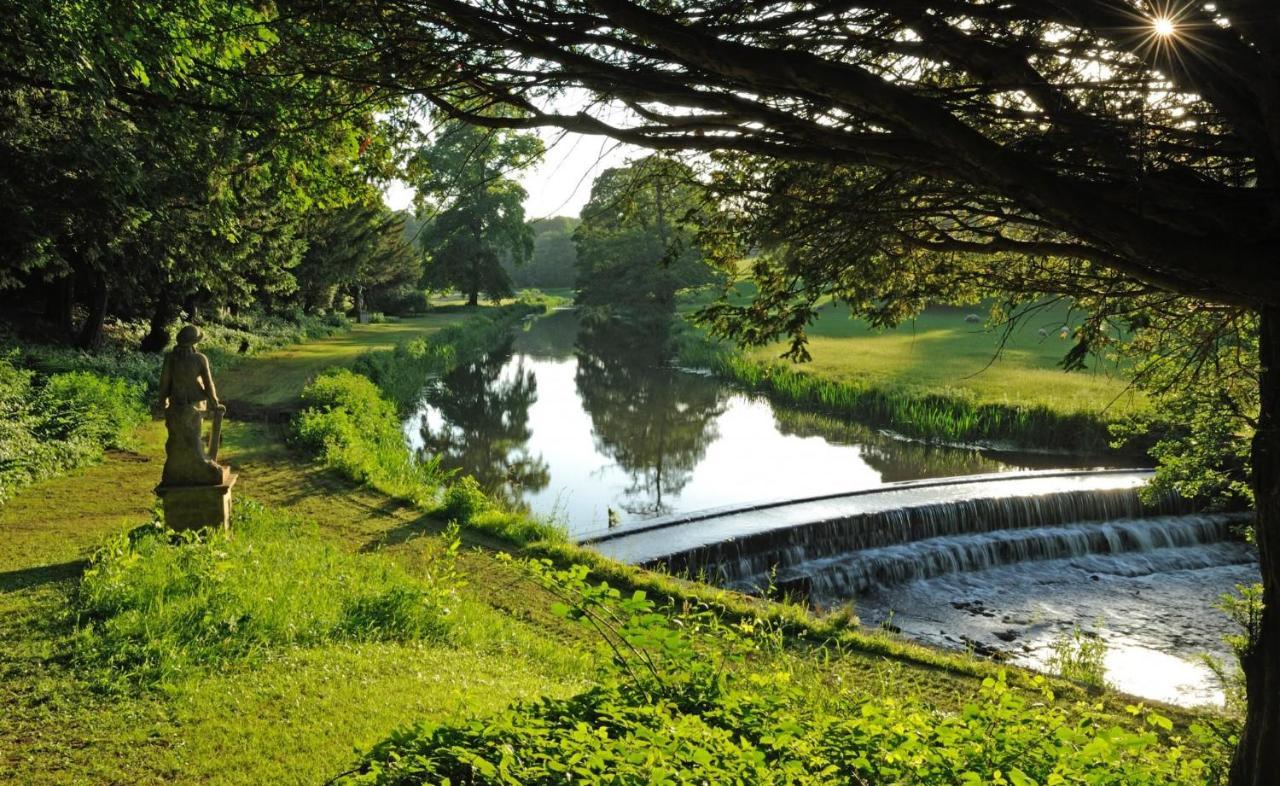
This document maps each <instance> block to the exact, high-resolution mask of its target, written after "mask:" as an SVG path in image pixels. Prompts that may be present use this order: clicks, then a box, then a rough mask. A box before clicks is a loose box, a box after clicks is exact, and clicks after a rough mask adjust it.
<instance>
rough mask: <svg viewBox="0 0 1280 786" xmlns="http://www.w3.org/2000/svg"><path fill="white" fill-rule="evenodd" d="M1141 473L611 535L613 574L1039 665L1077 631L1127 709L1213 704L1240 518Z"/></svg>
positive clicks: (760, 511) (695, 517) (999, 485)
mask: <svg viewBox="0 0 1280 786" xmlns="http://www.w3.org/2000/svg"><path fill="white" fill-rule="evenodd" d="M1148 477H1149V474H1148V473H1126V472H1111V473H1033V474H1031V475H1027V476H1023V477H1021V478H1017V477H1015V478H1004V477H1002V478H991V477H986V478H957V479H954V480H952V481H939V482H929V483H915V484H902V485H901V486H897V487H891V488H886V489H883V490H877V491H868V492H858V493H853V494H848V495H834V496H832V497H824V498H814V499H808V500H795V501H780V502H776V503H762V504H756V505H747V506H743V507H739V508H732V509H722V510H717V511H708V512H705V513H696V514H686V515H684V516H673V517H669V518H667V519H664V520H657V521H654V522H649V523H648V524H645V525H636V526H631V527H623V528H621V529H619V530H616V531H614V532H611V533H606V534H604V535H602V536H598V537H597V538H595V539H594V540H593V541H591V542H592V545H593V546H594V547H595V548H597V549H599V550H600V551H602V552H604V553H606V554H610V555H611V556H614V557H616V558H619V559H623V560H626V561H630V562H633V563H640V564H645V565H649V566H654V567H660V568H663V569H666V570H669V571H672V572H674V573H677V574H682V575H689V576H696V577H701V578H703V579H706V580H711V581H716V582H719V583H721V584H724V585H727V586H730V587H734V588H738V589H742V590H745V591H748V592H761V593H763V592H775V593H777V592H781V593H785V594H787V595H789V596H791V597H795V598H806V599H808V600H809V601H810V602H811V603H812V604H813V605H815V606H818V607H825V608H830V607H836V606H842V605H845V604H850V603H852V604H853V605H854V607H855V610H856V611H857V614H858V616H859V617H860V618H861V620H862V622H863V624H864V625H873V626H875V625H885V626H889V627H891V628H893V629H895V630H898V631H900V632H901V633H902V634H904V635H907V636H910V637H912V638H915V639H918V640H921V641H926V642H929V643H932V644H937V645H940V646H944V647H953V648H964V649H971V650H974V651H977V652H979V653H983V654H987V655H991V656H993V657H1000V658H1005V659H1008V660H1011V661H1013V662H1016V663H1020V664H1024V665H1030V666H1038V667H1044V666H1045V665H1046V663H1047V661H1048V658H1049V656H1050V654H1051V653H1052V650H1053V647H1054V643H1055V642H1056V641H1057V640H1059V639H1061V638H1062V637H1063V636H1064V635H1065V634H1068V633H1070V632H1071V631H1072V630H1073V629H1075V628H1076V627H1080V628H1083V629H1085V630H1088V631H1089V632H1090V633H1091V635H1096V636H1098V637H1100V638H1101V639H1102V640H1104V641H1105V642H1106V645H1107V650H1106V659H1105V665H1104V668H1105V671H1106V678H1107V679H1108V680H1109V681H1110V682H1111V683H1112V684H1114V685H1115V686H1116V687H1118V688H1120V689H1122V690H1126V691H1128V692H1132V693H1137V694H1139V695H1142V696H1146V697H1150V698H1155V699H1161V700H1165V701H1173V702H1179V703H1183V704H1200V703H1220V702H1221V701H1222V692H1221V689H1220V686H1218V684H1217V681H1216V677H1215V676H1214V675H1213V674H1212V673H1211V672H1210V671H1209V670H1208V669H1207V668H1206V667H1205V666H1204V664H1203V663H1202V661H1201V656H1202V655H1205V654H1209V655H1213V656H1216V657H1218V658H1220V659H1229V658H1230V657H1231V655H1230V652H1229V651H1228V649H1227V647H1226V646H1225V644H1224V643H1223V637H1224V636H1227V635H1229V634H1231V633H1234V632H1235V631H1234V630H1233V629H1232V624H1231V623H1230V621H1229V620H1227V618H1226V617H1225V615H1223V614H1222V613H1221V612H1220V611H1218V610H1217V609H1215V607H1214V606H1215V603H1216V602H1217V599H1218V597H1219V596H1220V595H1222V594H1223V593H1224V592H1227V591H1230V590H1231V589H1232V588H1233V587H1234V586H1235V585H1237V584H1248V583H1252V582H1255V581H1257V575H1258V574H1257V566H1256V560H1257V556H1256V553H1255V552H1254V550H1253V548H1252V547H1251V546H1250V545H1248V544H1247V543H1244V542H1243V541H1242V540H1241V539H1240V538H1239V537H1238V530H1239V526H1240V525H1241V524H1243V523H1245V522H1247V520H1248V516H1247V514H1201V513H1193V512H1190V511H1189V510H1186V509H1185V508H1184V507H1183V505H1182V504H1181V503H1180V502H1179V501H1177V500H1176V499H1175V498H1161V499H1158V500H1156V501H1154V502H1147V503H1144V501H1143V499H1142V496H1141V494H1140V491H1141V487H1142V486H1143V485H1144V484H1145V482H1146V480H1147V478H1148Z"/></svg>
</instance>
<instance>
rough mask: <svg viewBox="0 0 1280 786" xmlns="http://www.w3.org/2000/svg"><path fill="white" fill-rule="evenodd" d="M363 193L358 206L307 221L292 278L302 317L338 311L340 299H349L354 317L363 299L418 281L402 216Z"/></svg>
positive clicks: (417, 263) (418, 267)
mask: <svg viewBox="0 0 1280 786" xmlns="http://www.w3.org/2000/svg"><path fill="white" fill-rule="evenodd" d="M369 191H370V192H371V193H369V194H368V195H366V197H365V198H364V199H362V200H359V201H356V202H353V203H352V204H350V205H345V206H343V207H338V208H333V209H330V210H325V211H318V212H317V213H316V214H315V215H313V216H311V217H310V218H309V219H308V220H307V222H306V226H305V231H306V237H307V250H306V252H305V253H304V254H303V256H302V261H301V263H300V264H299V265H298V268H297V270H296V272H295V275H296V277H297V279H298V284H299V290H300V291H299V294H300V296H301V298H302V306H303V308H304V309H306V310H307V311H309V312H312V311H315V310H318V309H330V308H334V307H335V304H336V305H337V306H338V307H339V308H343V307H344V303H342V302H338V299H339V296H341V295H349V296H350V297H351V298H352V300H353V301H354V304H353V305H354V308H355V309H356V310H357V311H359V310H360V308H361V306H362V305H363V304H365V302H366V300H367V299H379V298H385V295H384V294H383V293H385V292H389V291H394V290H396V289H398V288H400V287H404V286H412V285H415V284H417V283H418V281H419V280H420V279H421V277H422V258H421V255H420V254H418V253H417V252H416V251H415V249H414V247H413V244H412V243H411V242H410V240H409V238H407V237H406V232H405V216H404V215H403V214H400V213H395V212H393V211H392V210H391V209H390V208H388V207H387V206H386V205H384V204H383V203H382V197H381V194H379V193H377V191H376V190H375V189H372V188H370V189H369ZM392 302H394V299H393V300H392ZM407 302H408V303H409V304H412V300H411V299H410V300H409V301H407ZM419 305H422V304H419Z"/></svg>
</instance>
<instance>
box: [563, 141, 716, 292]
mask: <svg viewBox="0 0 1280 786" xmlns="http://www.w3.org/2000/svg"><path fill="white" fill-rule="evenodd" d="M705 201H706V197H705V195H704V193H703V190H702V187H701V185H700V184H699V183H698V181H697V180H696V178H695V177H694V174H693V171H692V170H691V169H690V168H689V167H688V166H686V165H684V164H682V163H680V162H678V161H675V160H673V159H670V158H666V157H663V156H657V155H655V156H650V157H648V158H645V159H642V160H640V161H638V162H636V163H634V164H631V165H629V166H626V167H620V168H614V169H608V170H605V171H604V172H603V173H601V175H600V176H599V177H597V178H596V180H595V182H594V183H592V184H591V199H590V200H589V201H588V202H587V204H586V205H585V206H584V207H583V208H582V223H581V224H580V225H579V226H578V228H577V229H576V230H574V233H573V242H574V245H575V246H576V247H577V266H578V277H577V288H578V297H577V300H578V302H579V303H581V304H584V305H590V306H597V307H610V308H620V309H624V310H642V311H647V312H653V311H657V312H669V311H671V310H672V309H673V308H674V307H675V294H676V292H677V290H680V289H683V288H685V287H690V286H697V285H699V284H706V283H708V282H709V281H711V280H712V278H713V276H712V271H711V268H710V267H709V266H708V265H707V264H706V262H705V261H704V260H703V254H702V250H701V248H700V247H699V246H698V244H697V238H696V225H697V223H698V221H699V220H700V219H699V215H700V213H701V212H702V211H703V210H705V209H706V205H705Z"/></svg>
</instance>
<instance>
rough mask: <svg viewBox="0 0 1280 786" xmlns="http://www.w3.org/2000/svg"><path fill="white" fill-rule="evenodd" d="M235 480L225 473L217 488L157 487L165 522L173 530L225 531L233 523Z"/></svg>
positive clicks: (231, 475) (233, 476)
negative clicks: (207, 529) (233, 487)
mask: <svg viewBox="0 0 1280 786" xmlns="http://www.w3.org/2000/svg"><path fill="white" fill-rule="evenodd" d="M235 484H236V476H235V475H233V474H231V473H230V472H228V473H226V481H225V482H224V483H222V484H221V485H218V486H166V485H160V486H156V495H157V496H159V497H160V501H161V503H162V504H163V506H164V522H165V525H166V526H168V527H169V529H171V530H175V531H179V532H180V531H182V530H189V529H200V528H202V527H222V528H223V529H225V528H226V527H227V525H228V523H229V522H230V521H231V487H232V486H234V485H235Z"/></svg>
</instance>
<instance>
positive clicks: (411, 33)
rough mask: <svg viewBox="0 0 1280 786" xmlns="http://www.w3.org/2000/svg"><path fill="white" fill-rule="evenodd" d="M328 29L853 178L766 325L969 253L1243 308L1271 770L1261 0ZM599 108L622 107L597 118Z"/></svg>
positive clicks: (943, 267)
mask: <svg viewBox="0 0 1280 786" xmlns="http://www.w3.org/2000/svg"><path fill="white" fill-rule="evenodd" d="M375 7H376V11H375V10H373V9H374V8H375ZM311 10H313V11H316V12H318V13H320V14H334V13H337V14H344V15H345V14H351V7H350V6H348V7H344V8H343V9H340V10H339V9H334V8H333V7H332V6H331V5H324V6H320V7H319V8H318V9H315V8H313V9H311ZM343 21H344V23H345V24H347V25H349V26H363V29H365V30H366V31H367V34H368V37H367V40H368V42H369V45H368V47H367V48H366V49H365V50H364V52H363V53H362V57H361V58H360V61H361V64H360V65H359V66H357V67H352V66H351V65H350V64H351V63H352V62H354V61H353V60H351V59H345V60H342V61H341V62H339V64H338V65H336V66H333V70H334V71H340V72H342V73H344V74H345V75H347V76H349V77H351V78H355V79H367V80H369V81H370V82H372V83H376V84H379V85H382V86H384V87H385V86H395V87H399V88H403V89H406V90H411V91H416V92H418V93H419V94H421V95H425V96H426V97H428V98H429V99H431V100H432V101H434V102H435V103H436V104H437V105H438V106H440V107H443V108H444V109H445V110H447V111H449V112H452V113H453V114H455V115H457V116H459V117H465V118H467V119H469V120H471V121H473V122H475V123H478V124H481V125H491V126H505V127H510V126H513V125H514V126H518V125H538V124H544V125H557V126H560V127H563V128H566V129H571V130H575V131H580V132H586V133H595V134H607V135H609V136H612V137H615V138H617V139H620V140H625V141H628V142H633V143H636V144H640V145H645V146H648V147H652V148H658V149H679V150H694V151H733V152H736V153H742V154H751V155H755V156H764V157H768V158H771V159H775V160H779V161H786V162H792V163H796V164H811V165H819V166H821V167H825V168H827V170H828V171H834V169H835V168H837V167H843V168H847V169H848V170H849V171H852V172H855V173H857V172H861V173H863V175H862V176H859V177H855V178H854V179H855V180H856V181H857V184H859V185H860V186H862V187H863V192H862V193H863V195H864V196H865V197H866V199H867V200H869V202H859V204H868V203H870V204H874V205H882V206H884V208H885V209H883V210H875V211H872V214H873V215H874V216H875V218H876V219H877V220H878V222H879V224H878V225H877V226H876V227H875V229H874V231H868V232H866V233H863V236H864V237H866V238H867V239H868V243H867V245H866V249H865V250H866V251H867V252H868V254H867V255H866V257H865V258H864V261H863V262H861V263H858V262H856V261H854V260H853V259H852V257H842V258H841V259H840V264H835V265H826V266H823V265H816V266H815V265H810V266H805V265H803V264H800V263H798V262H797V263H796V264H795V265H794V266H793V267H792V268H787V267H785V266H784V267H783V268H781V269H780V270H774V271H773V275H774V278H775V281H776V282H781V283H778V284H777V286H775V290H776V291H777V292H779V293H783V294H782V295H779V296H778V297H777V298H775V299H774V300H773V301H772V302H769V303H765V304H763V305H760V306H758V307H757V308H756V309H754V310H753V311H750V312H748V313H747V314H746V316H754V317H756V318H758V319H762V320H765V321H768V320H770V319H773V320H775V322H774V324H773V326H772V328H770V329H773V328H777V327H782V328H785V329H791V330H793V331H794V330H795V329H796V326H797V325H802V324H803V321H804V318H805V316H806V314H805V294H806V292H811V291H812V290H814V289H815V288H816V287H820V286H821V285H820V284H818V285H815V282H818V281H821V280H824V278H823V277H825V281H827V282H828V283H831V282H835V286H836V288H843V289H846V290H848V291H849V292H851V293H852V297H851V300H853V301H855V302H862V303H865V304H868V308H867V310H868V311H873V312H874V308H872V307H871V304H873V303H875V302H876V296H880V302H884V298H883V296H885V295H898V294H906V295H911V294H913V293H914V294H915V295H916V296H922V295H924V294H927V293H928V292H929V290H930V289H931V288H938V287H943V286H945V285H948V284H950V285H955V284H956V282H958V281H959V280H961V279H960V277H959V276H958V274H957V269H959V268H964V269H966V270H968V271H974V270H982V269H983V268H982V267H981V266H974V265H973V264H972V263H971V262H970V263H968V266H967V267H966V266H965V264H964V263H963V262H962V261H957V260H964V259H972V257H971V256H968V255H972V254H979V255H983V256H987V255H999V257H998V258H999V259H1000V260H1002V261H1001V263H1000V265H991V264H989V265H988V266H987V268H986V271H987V274H988V275H990V276H992V277H993V278H995V279H997V280H998V281H997V283H1003V284H1006V285H1009V286H1014V287H1017V286H1020V287H1022V288H1023V289H1025V290H1028V291H1035V290H1037V289H1040V288H1043V289H1045V290H1048V291H1055V290H1060V289H1061V288H1062V287H1063V286H1064V281H1068V280H1069V281H1070V283H1072V284H1074V285H1075V286H1077V287H1081V288H1084V290H1085V291H1088V292H1091V293H1094V294H1096V295H1098V296H1100V297H1101V296H1105V297H1106V298H1109V299H1111V300H1115V299H1116V298H1121V299H1125V298H1128V299H1134V300H1135V301H1136V302H1143V303H1144V304H1148V305H1149V304H1151V303H1153V302H1163V303H1173V302H1175V301H1173V300H1171V299H1170V298H1171V297H1176V298H1179V299H1180V300H1178V301H1176V302H1178V303H1182V304H1185V303H1188V302H1194V303H1199V304H1202V305H1203V308H1205V309H1209V310H1210V311H1211V312H1212V313H1218V314H1222V315H1224V316H1223V318H1224V319H1227V320H1234V323H1235V324H1240V323H1241V320H1242V319H1247V317H1245V316H1244V315H1249V314H1252V315H1256V320H1255V321H1254V323H1253V324H1256V326H1257V328H1256V330H1257V336H1258V339H1259V341H1258V344H1259V347H1258V352H1259V358H1260V362H1261V368H1262V372H1261V374H1260V375H1259V377H1260V378H1259V390H1260V395H1259V407H1260V415H1259V417H1258V418H1257V427H1256V436H1255V438H1254V441H1253V447H1252V457H1251V458H1252V467H1253V472H1254V486H1255V497H1256V504H1257V509H1258V519H1257V528H1256V529H1257V542H1258V547H1259V552H1260V555H1261V560H1262V568H1263V579H1264V588H1265V590H1264V592H1265V594H1264V600H1265V602H1266V604H1267V609H1266V612H1265V617H1264V620H1263V623H1262V628H1261V630H1260V631H1259V632H1258V633H1259V637H1258V639H1257V641H1256V644H1255V646H1254V647H1253V648H1252V649H1251V651H1250V652H1248V653H1247V654H1246V656H1245V657H1244V659H1243V660H1244V668H1245V672H1246V678H1247V683H1248V696H1249V711H1248V717H1247V723H1246V727H1245V729H1244V732H1243V735H1242V739H1241V742H1240V747H1239V749H1238V752H1237V756H1236V760H1235V762H1234V764H1233V772H1232V782H1233V783H1234V784H1237V786H1240V785H1243V784H1261V783H1269V784H1274V783H1280V744H1277V742H1278V741H1280V433H1277V428H1278V426H1277V416H1278V415H1280V413H1278V412H1277V406H1278V402H1277V397H1278V396H1280V265H1277V264H1276V262H1277V259H1276V255H1277V248H1278V246H1277V241H1280V193H1278V192H1277V190H1276V188H1277V178H1278V176H1280V11H1278V10H1277V9H1276V7H1275V5H1274V2H1273V0H1216V2H1214V3H1206V2H1178V1H1177V0H1152V2H1147V0H991V1H989V2H974V1H973V0H860V1H856V2H839V1H832V2H769V0H641V1H640V2H632V1H631V0H558V1H556V2H551V1H549V0H422V1H421V2H415V1H414V0H399V1H398V2H382V3H377V4H376V6H365V7H361V8H359V9H357V13H356V14H352V15H351V16H350V17H348V18H347V19H345V20H343ZM330 62H331V63H332V62H338V61H333V60H331V61H330ZM366 68H367V69H368V70H364V71H363V73H362V69H366ZM566 88H586V89H587V90H588V91H589V92H590V93H592V94H594V95H595V96H597V97H598V98H599V99H600V101H599V102H598V103H596V104H593V105H591V106H589V107H588V108H587V109H586V110H584V111H571V112H563V111H558V110H557V109H556V107H557V106H563V105H564V103H565V102H563V101H561V102H558V103H557V102H556V101H553V100H548V98H549V97H551V96H554V95H555V94H556V92H557V91H561V90H564V89H566ZM617 105H625V106H626V107H627V108H628V110H629V111H628V112H627V113H624V114H623V115H621V116H623V117H629V118H630V120H629V121H623V120H618V119H617V118H618V117H620V115H619V113H617V112H613V111H603V110H600V108H601V107H612V106H617ZM490 107H492V108H497V107H502V108H501V111H489V108H490ZM511 107H515V108H516V109H517V110H519V112H520V113H521V114H520V115H519V116H518V118H517V117H515V116H513V114H512V112H511V111H510V108H511ZM593 109H595V110H597V111H593ZM874 173H880V175H879V177H880V178H881V180H880V184H878V183H877V180H876V177H877V176H876V175H875V174H874ZM851 193H856V191H855V192H851ZM889 193H891V194H894V195H895V196H896V199H894V200H891V199H888V198H887V197H886V196H885V195H886V194H889ZM828 203H829V204H835V202H833V201H830V200H829V201H828ZM890 239H892V241H893V242H892V243H889V240H890ZM921 251H925V252H946V253H930V254H922V253H917V252H921ZM766 272H768V271H766ZM788 292H789V293H790V295H791V297H787V296H786V293H788ZM1161 298H1163V300H1161ZM789 307H792V308H791V316H792V317H793V319H792V320H791V321H790V322H789V323H788V322H787V319H786V318H785V314H786V313H787V312H788V308H789ZM1179 307H1181V306H1179ZM885 316H886V318H892V316H893V315H892V314H885Z"/></svg>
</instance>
